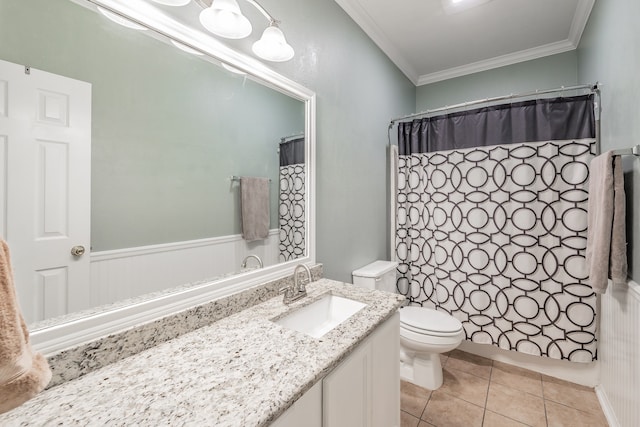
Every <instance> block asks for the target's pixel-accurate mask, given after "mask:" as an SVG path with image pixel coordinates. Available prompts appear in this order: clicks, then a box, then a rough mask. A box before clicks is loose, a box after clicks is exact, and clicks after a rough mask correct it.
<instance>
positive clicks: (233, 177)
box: [229, 175, 271, 182]
mask: <svg viewBox="0 0 640 427" xmlns="http://www.w3.org/2000/svg"><path fill="white" fill-rule="evenodd" d="M229 180H230V181H240V177H239V176H236V175H232V176H230V177H229ZM269 182H271V178H269Z"/></svg>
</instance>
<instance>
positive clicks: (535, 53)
mask: <svg viewBox="0 0 640 427" xmlns="http://www.w3.org/2000/svg"><path fill="white" fill-rule="evenodd" d="M575 48H576V46H575V45H574V44H573V43H572V42H571V41H569V40H563V41H560V42H555V43H549V44H546V45H543V46H538V47H534V48H531V49H526V50H521V51H519V52H515V53H509V54H506V55H502V56H496V57H495V58H491V59H487V60H484V61H478V62H472V63H471V64H466V65H461V66H460V67H454V68H449V69H447V70H442V71H436V72H435V73H430V74H424V75H422V76H420V77H419V78H418V83H417V84H416V86H422V85H426V84H430V83H436V82H439V81H442V80H448V79H453V78H455V77H462V76H466V75H469V74H474V73H479V72H481V71H487V70H492V69H494V68H500V67H504V66H507V65H513V64H517V63H519V62H525V61H530V60H532V59H538V58H542V57H545V56H550V55H556V54H558V53H563V52H568V51H570V50H574V49H575Z"/></svg>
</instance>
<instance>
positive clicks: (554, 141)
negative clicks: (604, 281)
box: [395, 96, 596, 362]
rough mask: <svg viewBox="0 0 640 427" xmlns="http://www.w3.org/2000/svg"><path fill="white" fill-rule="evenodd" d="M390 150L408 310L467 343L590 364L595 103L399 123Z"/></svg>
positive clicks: (544, 103) (549, 103) (531, 104)
mask: <svg viewBox="0 0 640 427" xmlns="http://www.w3.org/2000/svg"><path fill="white" fill-rule="evenodd" d="M398 149H399V157H398V176H397V181H398V183H397V186H398V189H397V195H396V196H397V200H396V209H397V216H396V218H397V219H396V221H397V223H396V239H395V240H396V257H397V260H398V261H399V263H400V265H399V267H398V271H399V278H398V282H397V286H398V290H399V291H400V292H401V293H403V294H405V295H406V296H407V298H408V299H409V302H410V304H413V305H422V306H426V307H431V308H435V309H436V310H442V311H445V312H447V313H449V314H451V315H453V316H454V317H456V318H457V319H459V320H460V321H461V322H462V324H463V327H464V330H465V333H466V339H467V340H470V341H472V342H477V343H483V344H491V345H494V346H497V347H500V348H503V349H507V350H514V351H520V352H523V353H527V354H533V355H538V356H545V357H550V358H554V359H565V360H571V361H576V362H591V361H592V360H595V359H596V309H595V306H596V297H595V294H594V293H593V291H592V289H591V287H590V286H589V285H588V283H587V281H586V280H587V279H588V277H587V273H586V272H587V269H586V268H585V265H584V255H585V246H586V223H587V215H586V207H587V199H588V193H587V190H588V175H589V172H588V165H589V162H590V160H591V158H592V157H593V156H594V155H595V154H596V141H595V117H594V110H593V97H592V96H582V97H572V98H560V99H551V100H534V101H527V102H522V103H518V104H506V105H501V106H495V107H488V108H481V109H476V110H471V111H466V112H460V113H455V114H450V115H443V116H438V117H431V118H427V119H422V120H414V121H412V122H406V123H400V124H399V127H398Z"/></svg>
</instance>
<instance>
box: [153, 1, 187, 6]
mask: <svg viewBox="0 0 640 427" xmlns="http://www.w3.org/2000/svg"><path fill="white" fill-rule="evenodd" d="M153 1H154V2H156V3H160V4H164V5H166V6H184V5H187V4H189V2H190V1H191V0H153Z"/></svg>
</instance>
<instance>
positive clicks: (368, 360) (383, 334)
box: [272, 312, 400, 427]
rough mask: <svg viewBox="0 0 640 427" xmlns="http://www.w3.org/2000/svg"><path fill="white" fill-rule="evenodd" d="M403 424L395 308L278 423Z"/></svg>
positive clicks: (335, 426)
mask: <svg viewBox="0 0 640 427" xmlns="http://www.w3.org/2000/svg"><path fill="white" fill-rule="evenodd" d="M299 426H305V427H311V426H313V427H316V426H317V427H320V426H322V427H360V426H362V427H398V426H400V314H399V313H397V312H396V313H395V314H394V315H393V316H392V317H391V318H390V319H389V320H387V321H386V322H385V323H383V324H382V325H381V326H379V327H378V328H377V329H376V330H375V331H374V332H373V333H372V334H371V335H370V336H369V337H368V338H366V339H365V340H364V341H363V342H362V343H361V344H360V345H358V347H357V348H356V349H355V350H354V351H353V352H351V354H349V356H348V357H347V358H346V359H345V360H344V361H343V362H342V363H340V365H338V366H337V367H336V368H335V369H334V370H333V371H331V373H330V374H329V375H327V376H326V377H325V378H324V379H323V380H322V381H321V382H318V383H317V384H316V385H314V386H313V387H312V388H311V389H310V390H309V391H308V392H306V393H305V394H304V395H303V396H302V397H301V398H300V399H298V400H297V401H296V402H295V403H294V404H293V406H291V407H290V408H289V409H288V410H287V411H286V412H285V413H284V414H282V415H281V416H280V417H279V418H278V419H277V420H276V421H275V422H274V423H273V424H272V427H299Z"/></svg>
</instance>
